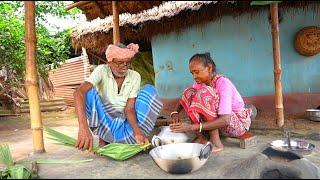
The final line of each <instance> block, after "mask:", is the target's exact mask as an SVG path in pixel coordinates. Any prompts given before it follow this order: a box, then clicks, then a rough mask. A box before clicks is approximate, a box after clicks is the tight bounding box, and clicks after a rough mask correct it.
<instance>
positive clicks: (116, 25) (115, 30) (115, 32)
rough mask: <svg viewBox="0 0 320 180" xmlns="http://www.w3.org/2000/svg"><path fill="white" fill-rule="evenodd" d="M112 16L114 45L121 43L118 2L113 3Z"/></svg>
mask: <svg viewBox="0 0 320 180" xmlns="http://www.w3.org/2000/svg"><path fill="white" fill-rule="evenodd" d="M112 15H113V44H118V43H120V32H119V4H118V2H117V1H112Z"/></svg>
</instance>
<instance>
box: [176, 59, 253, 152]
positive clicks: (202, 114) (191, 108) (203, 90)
mask: <svg viewBox="0 0 320 180" xmlns="http://www.w3.org/2000/svg"><path fill="white" fill-rule="evenodd" d="M189 70H190V73H191V74H192V76H193V79H194V80H195V83H194V84H193V85H192V86H191V87H188V88H187V89H186V90H185V91H184V92H183V95H182V98H181V99H180V100H179V103H178V104H177V105H176V107H175V110H174V111H173V112H172V113H171V115H170V116H171V119H172V122H173V123H172V124H170V128H171V130H172V131H173V132H187V131H196V139H195V140H194V142H197V143H203V144H204V143H206V142H207V139H206V137H205V136H204V135H203V131H207V132H208V133H209V135H210V141H211V142H212V143H213V145H214V146H215V147H214V149H213V151H214V152H219V151H222V150H223V144H222V143H221V141H220V137H219V132H220V134H221V135H224V136H229V137H237V136H241V135H243V134H244V133H245V132H247V131H248V130H249V127H250V124H251V120H250V115H251V113H252V110H251V109H246V108H244V101H243V99H242V97H241V95H240V94H239V92H238V91H237V89H236V88H235V86H234V85H233V84H232V82H231V81H230V80H229V79H228V78H226V77H224V76H223V75H219V74H217V73H216V65H215V63H214V62H213V60H212V58H211V57H210V54H209V53H204V54H195V55H194V56H192V57H191V58H190V60H189ZM182 108H183V109H184V110H185V111H186V113H187V114H188V117H189V118H190V120H191V122H192V123H191V124H188V123H182V122H180V119H179V112H180V111H181V110H182Z"/></svg>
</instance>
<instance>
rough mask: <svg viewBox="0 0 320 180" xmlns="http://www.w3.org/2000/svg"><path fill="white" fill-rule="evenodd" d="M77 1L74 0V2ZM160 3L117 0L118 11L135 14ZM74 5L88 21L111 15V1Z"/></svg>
mask: <svg viewBox="0 0 320 180" xmlns="http://www.w3.org/2000/svg"><path fill="white" fill-rule="evenodd" d="M77 2H79V1H74V3H77ZM161 3H163V1H118V4H119V13H131V14H135V13H138V12H141V11H143V10H146V9H150V8H153V7H154V6H159V5H160V4H161ZM69 6H70V5H69ZM76 7H77V8H79V9H81V10H82V11H83V12H84V14H85V15H86V18H87V20H88V21H90V20H93V19H96V18H97V17H100V18H105V17H107V16H109V15H112V1H91V2H89V1H88V3H83V5H78V6H76Z"/></svg>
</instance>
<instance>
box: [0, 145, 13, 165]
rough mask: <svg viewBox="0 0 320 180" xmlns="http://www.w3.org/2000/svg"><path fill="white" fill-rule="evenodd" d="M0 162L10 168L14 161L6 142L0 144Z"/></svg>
mask: <svg viewBox="0 0 320 180" xmlns="http://www.w3.org/2000/svg"><path fill="white" fill-rule="evenodd" d="M0 163H3V164H5V165H6V166H7V168H10V167H12V166H13V165H14V161H13V158H12V155H11V152H10V149H9V146H8V145H7V144H0Z"/></svg>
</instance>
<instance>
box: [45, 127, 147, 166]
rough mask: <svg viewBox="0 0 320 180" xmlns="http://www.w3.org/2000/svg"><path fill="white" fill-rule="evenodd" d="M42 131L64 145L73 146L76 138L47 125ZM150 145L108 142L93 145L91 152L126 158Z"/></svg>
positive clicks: (117, 158)
mask: <svg viewBox="0 0 320 180" xmlns="http://www.w3.org/2000/svg"><path fill="white" fill-rule="evenodd" d="M44 131H45V132H46V133H47V134H48V135H50V136H51V138H50V139H52V140H55V141H57V142H58V143H59V144H62V145H65V146H73V147H74V146H75V143H76V139H75V138H72V137H69V136H67V135H65V134H62V133H60V132H58V131H55V130H53V129H51V128H49V127H44ZM150 146H151V144H150V143H148V144H142V145H140V144H121V143H110V144H108V145H106V146H104V147H97V146H94V147H93V152H96V153H98V154H100V155H102V156H108V157H110V158H112V159H115V160H118V161H124V160H127V159H129V158H131V157H133V156H134V155H136V154H138V153H140V152H141V151H144V150H146V149H147V148H149V147H150Z"/></svg>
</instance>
